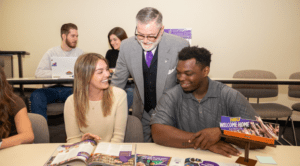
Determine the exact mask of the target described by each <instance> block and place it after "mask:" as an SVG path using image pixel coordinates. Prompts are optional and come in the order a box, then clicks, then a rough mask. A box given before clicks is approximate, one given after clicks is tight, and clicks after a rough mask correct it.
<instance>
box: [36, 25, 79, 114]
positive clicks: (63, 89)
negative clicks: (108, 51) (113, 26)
mask: <svg viewBox="0 0 300 166" xmlns="http://www.w3.org/2000/svg"><path fill="white" fill-rule="evenodd" d="M60 33H61V38H62V42H61V45H60V46H56V47H53V48H51V49H49V50H48V51H47V52H46V53H45V54H44V56H43V57H42V59H41V61H40V63H39V66H38V68H37V69H36V72H35V77H39V78H51V77H52V67H51V57H79V56H80V55H82V54H83V51H82V50H81V49H79V48H76V45H77V40H78V32H77V26H76V25H75V24H72V23H68V24H64V25H62V27H61V30H60ZM72 92H73V88H72V87H71V86H68V85H61V84H58V85H52V86H49V85H48V87H47V88H42V89H37V90H35V91H34V92H33V93H32V94H31V96H30V101H31V111H32V113H37V114H40V115H42V116H44V117H45V118H46V120H47V104H49V103H55V102H65V101H66V99H67V98H68V97H69V96H70V95H71V94H72Z"/></svg>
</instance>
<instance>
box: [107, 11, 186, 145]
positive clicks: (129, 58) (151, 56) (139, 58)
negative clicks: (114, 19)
mask: <svg viewBox="0 0 300 166" xmlns="http://www.w3.org/2000/svg"><path fill="white" fill-rule="evenodd" d="M188 45H189V44H188V42H187V41H186V40H184V39H183V38H181V37H178V36H175V35H171V34H167V33H164V26H163V23H162V14H161V13H160V12H159V11H158V10H157V9H155V8H152V7H146V8H143V9H141V10H140V11H139V12H138V14H137V16H136V29H135V36H134V37H131V38H128V39H126V40H123V41H122V43H121V47H120V52H119V57H118V60H117V65H116V68H115V73H114V75H113V77H112V85H114V86H117V87H120V88H123V89H124V88H125V85H126V83H127V79H128V77H129V76H130V75H131V76H132V78H133V80H134V84H135V88H134V94H133V105H132V114H133V115H134V116H136V117H138V118H139V119H140V120H141V122H142V125H143V134H144V141H145V142H152V137H151V128H150V119H151V116H152V114H153V113H154V109H155V107H156V104H157V103H158V101H159V99H160V98H161V96H162V94H163V92H165V91H166V90H168V89H170V88H172V87H173V86H175V85H176V65H177V61H178V52H179V51H180V50H181V49H182V48H184V47H187V46H188Z"/></svg>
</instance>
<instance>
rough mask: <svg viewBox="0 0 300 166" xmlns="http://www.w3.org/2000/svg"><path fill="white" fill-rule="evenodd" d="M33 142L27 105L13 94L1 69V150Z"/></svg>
mask: <svg viewBox="0 0 300 166" xmlns="http://www.w3.org/2000/svg"><path fill="white" fill-rule="evenodd" d="M33 140H34V134H33V131H32V127H31V122H30V120H29V118H28V115H27V108H26V106H25V103H24V101H23V100H22V99H21V98H20V97H19V96H17V95H15V94H14V93H13V88H12V87H11V85H9V84H8V82H7V81H6V77H5V74H4V71H3V69H2V67H0V149H4V148H8V147H11V146H15V145H19V144H26V143H32V142H33Z"/></svg>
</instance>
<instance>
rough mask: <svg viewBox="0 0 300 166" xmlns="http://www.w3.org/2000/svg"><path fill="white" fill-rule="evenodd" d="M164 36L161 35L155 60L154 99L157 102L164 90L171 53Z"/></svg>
mask: <svg viewBox="0 0 300 166" xmlns="http://www.w3.org/2000/svg"><path fill="white" fill-rule="evenodd" d="M167 44H168V43H167V41H166V38H165V37H164V36H163V37H162V40H161V41H160V43H159V47H158V61H157V79H156V100H157V103H158V101H159V99H160V97H161V95H162V93H163V91H164V88H165V84H166V79H167V77H168V72H169V66H170V60H171V56H172V55H171V54H170V53H169V50H170V48H169V47H168V46H167Z"/></svg>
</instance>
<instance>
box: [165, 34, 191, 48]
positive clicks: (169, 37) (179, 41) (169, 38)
mask: <svg viewBox="0 0 300 166" xmlns="http://www.w3.org/2000/svg"><path fill="white" fill-rule="evenodd" d="M163 38H164V41H166V42H168V43H171V44H172V45H174V44H175V45H186V46H188V45H189V44H188V42H187V41H186V40H185V39H183V38H182V37H179V36H176V35H173V34H168V33H164V34H163Z"/></svg>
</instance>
